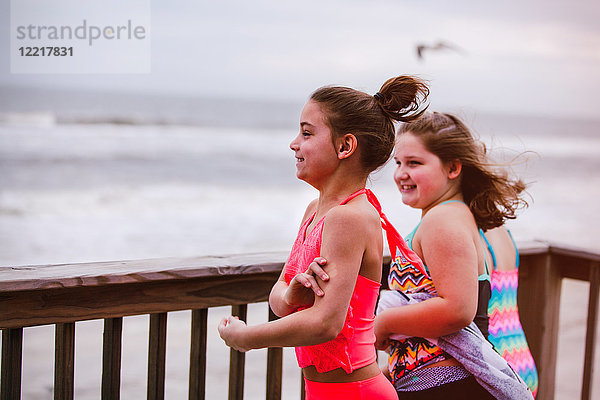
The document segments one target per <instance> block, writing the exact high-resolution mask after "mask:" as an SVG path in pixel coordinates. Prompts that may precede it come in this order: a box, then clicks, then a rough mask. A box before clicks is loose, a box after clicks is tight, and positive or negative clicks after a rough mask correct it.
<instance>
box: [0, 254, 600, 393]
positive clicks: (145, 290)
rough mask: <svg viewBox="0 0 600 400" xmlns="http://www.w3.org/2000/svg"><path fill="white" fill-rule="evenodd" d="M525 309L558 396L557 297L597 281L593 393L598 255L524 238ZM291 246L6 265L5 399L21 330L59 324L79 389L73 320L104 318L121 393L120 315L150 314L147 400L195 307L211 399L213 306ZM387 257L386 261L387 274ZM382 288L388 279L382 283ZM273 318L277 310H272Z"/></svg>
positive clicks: (192, 382)
mask: <svg viewBox="0 0 600 400" xmlns="http://www.w3.org/2000/svg"><path fill="white" fill-rule="evenodd" d="M519 252H520V254H521V267H520V270H519V299H518V302H519V310H520V315H521V322H522V325H523V329H524V330H525V333H526V335H527V338H528V342H529V345H530V348H531V351H532V354H533V356H534V359H535V360H536V365H537V366H538V372H539V376H540V389H539V392H538V399H552V398H553V397H554V391H555V382H554V376H555V371H556V357H557V342H558V320H559V304H560V295H561V281H562V279H563V278H570V279H578V280H583V281H587V282H590V295H589V304H588V319H587V326H586V343H585V346H586V351H585V359H584V360H583V364H584V378H583V383H582V398H584V399H589V398H590V396H591V393H592V387H591V384H592V377H593V360H594V351H595V347H596V346H595V333H596V330H597V318H598V290H599V286H600V254H598V253H597V252H590V251H588V250H583V249H575V248H571V247H564V246H559V245H554V244H548V243H542V242H531V243H526V244H521V243H520V244H519ZM286 257H287V253H281V252H279V253H257V254H242V255H231V256H220V257H214V256H213V257H195V258H168V259H152V260H133V261H115V262H99V263H81V264H61V265H38V266H16V267H0V328H2V329H3V332H2V382H1V385H0V394H1V396H0V397H2V399H5V398H6V399H19V398H20V387H21V358H22V336H23V328H24V327H30V326H36V325H43V324H55V326H56V337H55V340H56V343H55V354H56V358H55V388H54V392H55V398H72V397H73V379H74V376H73V354H74V335H75V323H76V322H78V321H84V320H91V319H103V320H104V344H103V353H102V354H103V355H102V357H103V360H102V371H103V373H102V374H103V376H102V398H110V399H118V398H119V395H120V394H119V392H120V368H121V364H120V361H121V360H120V358H121V341H122V337H121V335H122V317H124V316H130V315H143V314H149V315H150V327H149V348H148V398H153V399H161V398H164V379H165V368H166V365H165V338H166V327H167V319H168V313H169V312H171V311H179V310H192V323H191V325H192V332H191V343H190V377H189V398H190V399H203V398H205V378H206V363H207V360H206V346H207V343H206V340H207V336H206V330H207V316H208V312H209V309H210V308H211V307H217V306H232V313H233V314H236V315H239V316H240V318H241V319H245V314H246V310H247V305H248V304H250V303H257V302H264V301H266V300H267V299H268V294H269V292H270V289H271V287H272V286H273V284H274V282H275V281H276V280H277V278H278V276H279V275H280V272H281V269H282V267H283V265H284V262H285V259H286ZM389 261H390V258H389V256H387V257H386V258H385V259H384V274H385V273H386V272H385V271H387V267H386V266H387V264H389ZM384 286H385V284H384ZM268 318H269V319H273V318H275V316H274V315H273V314H272V313H271V314H270V315H269V317H268ZM244 364H245V358H244V355H243V354H242V353H238V352H236V351H233V350H232V351H231V357H230V380H229V398H230V399H242V398H243V392H244V368H245V367H244ZM266 369H267V371H268V374H267V397H268V398H272V399H278V398H281V382H282V380H281V378H282V376H281V374H282V353H281V349H269V351H268V356H267V365H266Z"/></svg>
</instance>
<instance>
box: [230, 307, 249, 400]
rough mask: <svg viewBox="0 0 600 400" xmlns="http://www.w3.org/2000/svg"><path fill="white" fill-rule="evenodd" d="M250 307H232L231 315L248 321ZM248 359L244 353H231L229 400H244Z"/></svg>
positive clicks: (232, 351)
mask: <svg viewBox="0 0 600 400" xmlns="http://www.w3.org/2000/svg"><path fill="white" fill-rule="evenodd" d="M247 313H248V305H247V304H240V305H235V306H231V314H232V315H234V316H237V317H239V319H240V320H242V321H246V315H247ZM245 362H246V357H245V354H244V353H241V352H239V351H236V350H233V349H231V350H230V352H229V400H242V399H243V398H244V367H245Z"/></svg>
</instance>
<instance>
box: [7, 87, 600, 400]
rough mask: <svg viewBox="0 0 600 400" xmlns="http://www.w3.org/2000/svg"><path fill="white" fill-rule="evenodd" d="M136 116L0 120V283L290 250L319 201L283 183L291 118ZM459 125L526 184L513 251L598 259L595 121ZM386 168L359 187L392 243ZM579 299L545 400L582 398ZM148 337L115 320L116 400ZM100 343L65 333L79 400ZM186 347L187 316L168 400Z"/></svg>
mask: <svg viewBox="0 0 600 400" xmlns="http://www.w3.org/2000/svg"><path fill="white" fill-rule="evenodd" d="M84 97H85V96H84ZM5 99H6V98H5ZM72 99H73V98H72V97H71V102H73V100H72ZM17 100H18V99H17ZM65 101H67V103H68V100H65ZM139 102H140V100H139V98H137V100H136V102H135V104H137V106H136V107H137V108H135V110H138V111H136V112H133V111H132V113H133V114H134V115H135V118H130V117H129V116H128V114H127V108H126V107H127V106H126V105H125V104H116V105H114V104H113V106H112V107H113V108H109V109H102V110H98V109H94V110H93V111H89V109H90V107H89V104H88V108H87V110H88V111H86V108H85V107H82V106H80V107H82V109H81V110H80V109H77V107H76V106H75V105H74V104H71V106H73V107H69V106H68V104H66V105H62V106H60V107H57V108H55V109H51V110H47V109H44V108H41V107H39V105H37V106H36V105H35V104H34V105H31V104H29V105H28V106H27V107H25V106H24V105H22V104H21V105H19V104H18V101H16V100H15V101H12V102H11V103H7V102H6V101H5V102H4V103H2V104H0V106H2V108H0V267H5V266H13V265H26V264H29V265H31V264H55V263H75V262H88V261H108V260H124V259H137V258H154V257H171V256H174V257H185V256H201V255H213V254H231V253H244V252H260V251H281V250H288V249H289V248H290V247H291V244H292V242H293V240H294V238H295V235H296V232H297V229H298V226H299V223H300V219H301V217H302V215H303V212H304V208H305V206H306V205H307V204H308V202H309V201H310V200H312V199H313V198H315V197H316V196H317V193H316V192H315V191H314V189H312V188H311V187H309V186H308V185H306V184H305V183H303V182H300V181H298V180H297V179H296V178H295V166H294V164H295V160H294V157H293V152H292V151H291V150H290V149H289V142H290V141H291V140H292V139H293V137H294V136H295V135H296V133H297V128H296V126H297V118H298V116H299V113H300V107H301V104H299V105H298V104H287V105H286V104H283V105H282V104H268V103H252V102H241V103H239V104H238V105H237V106H234V107H233V108H234V109H235V110H232V108H227V109H222V107H225V106H226V105H227V102H226V101H221V103H219V104H221V108H218V110H219V111H218V112H215V113H211V112H209V111H210V110H209V111H207V110H204V111H201V112H199V114H194V113H193V112H192V107H191V106H190V105H189V104H188V105H187V106H186V107H188V109H186V110H184V111H185V112H184V111H182V110H181V109H179V111H178V112H179V114H176V113H175V112H174V111H173V112H172V113H170V109H169V107H168V106H166V105H165V104H167V103H168V104H171V107H174V106H173V105H172V104H173V102H172V101H171V102H167V103H162V105H163V106H164V107H159V106H153V107H150V106H148V109H152V110H153V112H148V111H147V109H146V111H145V113H144V112H142V111H139V110H144V109H145V108H144V106H143V104H142V105H141V106H140V105H139ZM83 103H85V102H83ZM177 104H179V105H182V104H187V103H186V102H185V101H179V103H178V102H175V105H177ZM193 104H194V105H195V106H196V107H201V105H202V104H205V103H202V102H199V101H197V102H195V103H193ZM249 104H250V105H249ZM236 107H237V108H236ZM74 110H75V111H74ZM115 110H118V112H117V111H115ZM157 110H161V111H160V112H159V111H157ZM238 110H239V111H240V112H237V111H238ZM76 111H77V112H76ZM274 111H276V112H274ZM2 112H3V113H2ZM274 114H276V115H274ZM90 115H91V116H92V117H90ZM215 115H217V117H215ZM236 116H238V117H239V118H236ZM461 116H462V117H463V118H464V119H465V121H466V122H467V123H468V124H469V125H470V126H472V127H473V128H474V131H475V132H476V133H477V134H478V135H479V136H480V137H481V139H482V140H483V141H484V142H485V143H486V144H487V145H488V148H490V149H491V154H492V155H493V156H494V157H495V158H496V159H498V160H513V159H514V162H515V163H514V166H513V169H514V171H515V173H517V174H519V175H520V176H522V177H523V178H524V179H525V180H526V181H527V182H529V183H530V187H529V189H528V192H529V195H530V197H529V202H530V207H529V208H528V209H525V210H522V212H521V213H520V215H519V218H518V219H517V220H515V221H511V222H510V223H509V226H510V228H511V229H512V231H513V233H514V235H515V237H516V239H517V241H521V242H524V241H530V240H545V241H550V242H553V243H557V244H564V245H569V246H577V247H583V248H587V249H591V250H595V251H599V250H600V242H599V241H598V239H597V238H598V237H600V217H599V215H598V213H597V210H596V208H597V204H598V201H597V199H598V198H600V132H599V131H598V126H599V125H598V124H599V121H589V120H562V119H546V118H536V117H516V116H497V115H496V116H494V115H481V114H477V113H475V112H471V113H463V115H461ZM393 168H394V166H393V164H392V163H389V164H388V165H387V166H386V167H385V168H383V169H381V170H380V171H378V172H377V173H376V174H374V175H373V177H372V179H371V181H370V187H371V188H372V189H373V190H374V192H375V193H376V194H377V195H378V197H379V199H380V201H381V203H382V205H383V208H384V211H385V213H386V214H387V215H388V217H389V218H390V220H391V221H392V222H393V223H394V224H395V225H396V227H397V228H398V230H399V231H400V232H401V233H407V232H409V231H410V230H411V229H412V227H413V226H414V225H415V224H416V223H417V222H418V219H419V213H418V212H417V211H416V210H412V209H410V208H408V207H406V206H404V205H402V203H401V201H400V196H399V194H398V193H397V189H396V188H395V185H394V182H393V180H392V172H393ZM586 290H587V285H585V284H581V283H579V282H567V283H566V289H565V293H567V294H569V298H568V299H567V300H566V302H563V307H564V311H563V313H562V314H563V316H564V317H563V319H561V342H560V343H559V352H560V354H559V359H560V360H562V361H561V362H559V366H558V368H559V371H558V373H557V376H558V378H557V379H558V380H557V387H558V393H559V395H558V397H557V398H565V399H566V398H572V396H575V397H577V396H578V393H579V392H578V390H579V386H580V384H579V381H578V380H577V379H578V378H577V376H580V374H581V372H578V371H579V370H578V369H581V367H579V366H578V365H579V364H582V362H579V363H578V362H576V361H573V359H574V358H575V357H574V356H572V354H579V353H581V352H582V351H583V350H582V349H583V343H581V346H579V344H577V345H576V346H572V342H573V341H576V342H577V341H578V343H580V342H581V341H582V340H581V337H582V336H581V335H582V332H584V331H585V326H584V325H583V324H584V321H585V310H586V302H587V294H586V293H587V292H586ZM580 311H581V312H580ZM228 313H229V310H228V309H227V308H218V309H215V310H213V311H211V313H210V321H209V331H210V333H209V354H208V360H209V363H210V368H209V371H208V374H209V376H208V379H207V381H208V388H207V390H208V397H207V398H211V399H213V398H214V399H219V398H223V399H225V398H226V396H227V388H226V385H223V382H226V377H227V376H228V372H227V363H228V359H229V357H228V351H227V348H226V347H225V346H224V345H223V344H222V342H221V341H220V340H219V339H218V335H217V334H216V325H217V323H218V320H219V319H220V318H221V317H222V316H225V315H227V314H228ZM266 315H267V314H266V309H265V307H264V305H253V306H251V309H250V312H249V322H250V323H256V322H259V321H261V320H265V319H266ZM565 318H566V319H565ZM147 324H148V321H147V317H132V318H126V319H125V326H124V345H123V370H122V388H123V389H122V390H123V392H122V393H123V394H122V398H124V399H131V398H140V397H142V396H144V393H145V379H146V371H147V366H146V364H145V363H146V352H147V337H146V336H147ZM101 330H102V323H101V321H89V322H83V323H78V324H77V347H76V348H77V350H76V380H75V385H76V397H77V398H78V399H88V398H89V399H92V398H98V397H99V392H100V375H101V373H100V371H101V364H100V360H101V340H102V339H101V337H102V332H101ZM52 335H53V328H52V327H49V326H45V327H38V328H30V329H26V330H25V339H24V340H25V344H24V361H23V382H24V385H23V398H24V399H45V398H49V397H50V391H51V387H52V381H53V378H52V368H53V366H52V363H53V361H52V360H53V354H52V343H53V337H52ZM188 342H189V313H186V312H181V313H172V314H170V316H169V331H168V343H169V344H168V350H167V385H166V393H167V398H169V399H179V398H187V379H188V377H187V366H188V365H189V360H188V359H187V358H188V357H189V344H188ZM186 346H187V347H186ZM578 346H579V347H578ZM79 349H86V350H85V352H84V351H82V350H81V351H80V350H79ZM284 354H285V356H284V358H285V375H284V388H285V391H284V398H286V399H295V398H298V393H299V382H300V374H299V372H298V369H297V367H296V366H295V360H294V357H293V351H291V350H289V349H287V350H286V351H285V353H284ZM560 357H562V358H560ZM265 360H266V352H265V351H253V352H250V353H248V355H247V363H248V364H247V367H246V376H247V379H246V384H247V387H246V398H248V399H255V398H256V399H258V398H264V390H265V389H264V371H263V369H264V367H262V365H266V361H265ZM252 365H261V367H260V368H252V367H250V366H252ZM261 374H262V375H261ZM577 374H579V375H577Z"/></svg>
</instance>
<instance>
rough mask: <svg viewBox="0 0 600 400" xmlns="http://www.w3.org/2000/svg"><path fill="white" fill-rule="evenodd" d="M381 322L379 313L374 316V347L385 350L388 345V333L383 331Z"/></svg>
mask: <svg viewBox="0 0 600 400" xmlns="http://www.w3.org/2000/svg"><path fill="white" fill-rule="evenodd" d="M381 322H382V318H381V315H378V316H377V318H375V348H376V349H377V350H382V351H387V349H388V347H390V334H389V333H386V332H384V331H383V329H382V324H381Z"/></svg>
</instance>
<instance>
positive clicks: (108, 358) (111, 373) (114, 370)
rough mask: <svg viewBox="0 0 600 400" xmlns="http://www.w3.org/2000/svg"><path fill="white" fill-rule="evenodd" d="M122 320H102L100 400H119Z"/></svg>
mask: <svg viewBox="0 0 600 400" xmlns="http://www.w3.org/2000/svg"><path fill="white" fill-rule="evenodd" d="M122 332H123V318H107V319H105V320H104V337H103V345H102V400H119V398H120V394H121V393H120V392H121V341H122Z"/></svg>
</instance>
